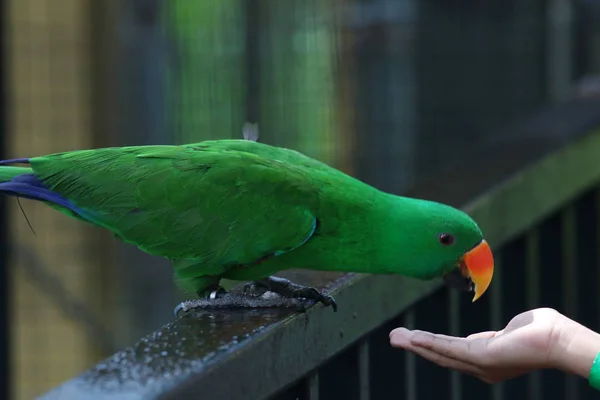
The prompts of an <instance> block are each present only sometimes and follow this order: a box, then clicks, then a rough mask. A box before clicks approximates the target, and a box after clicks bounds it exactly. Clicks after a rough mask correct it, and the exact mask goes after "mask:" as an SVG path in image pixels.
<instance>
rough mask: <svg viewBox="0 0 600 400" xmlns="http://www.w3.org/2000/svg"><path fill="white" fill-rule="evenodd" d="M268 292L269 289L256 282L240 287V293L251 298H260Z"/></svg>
mask: <svg viewBox="0 0 600 400" xmlns="http://www.w3.org/2000/svg"><path fill="white" fill-rule="evenodd" d="M268 291H269V288H267V287H266V286H264V285H261V284H259V283H258V282H247V283H245V284H244V286H243V287H242V293H244V294H246V295H248V296H253V297H260V296H262V295H263V294H265V293H266V292H268Z"/></svg>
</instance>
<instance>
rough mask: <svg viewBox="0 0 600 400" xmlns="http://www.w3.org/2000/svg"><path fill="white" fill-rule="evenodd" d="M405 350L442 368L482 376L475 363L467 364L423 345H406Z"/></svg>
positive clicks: (480, 377) (482, 373)
mask: <svg viewBox="0 0 600 400" xmlns="http://www.w3.org/2000/svg"><path fill="white" fill-rule="evenodd" d="M406 350H408V351H411V352H413V353H415V354H417V355H418V356H420V357H423V358H424V359H426V360H428V361H431V362H432V363H434V364H437V365H439V366H440V367H442V368H449V369H453V370H456V371H460V372H462V373H465V374H469V375H474V376H476V377H477V378H479V379H482V376H483V375H484V372H483V371H482V370H481V369H480V368H479V367H477V366H475V365H472V364H469V363H467V362H464V361H462V360H457V359H454V358H450V357H446V356H444V355H443V354H440V353H436V352H434V351H431V350H429V349H426V348H423V347H415V346H412V347H408V348H407V349H406Z"/></svg>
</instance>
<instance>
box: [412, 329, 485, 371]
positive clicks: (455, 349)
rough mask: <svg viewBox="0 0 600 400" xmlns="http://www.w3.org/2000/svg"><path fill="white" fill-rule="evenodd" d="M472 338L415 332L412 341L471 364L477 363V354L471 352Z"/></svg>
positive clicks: (419, 345)
mask: <svg viewBox="0 0 600 400" xmlns="http://www.w3.org/2000/svg"><path fill="white" fill-rule="evenodd" d="M470 342H471V341H470V340H467V339H465V338H454V337H451V336H449V337H442V336H438V335H434V334H431V333H427V332H419V333H414V334H413V335H412V336H411V337H410V343H411V344H412V345H413V346H416V347H422V348H425V349H427V350H430V351H432V352H434V353H438V354H441V355H442V356H444V357H447V358H453V359H456V360H460V361H463V362H467V363H470V364H477V354H474V353H472V352H471V347H470V346H469V344H470Z"/></svg>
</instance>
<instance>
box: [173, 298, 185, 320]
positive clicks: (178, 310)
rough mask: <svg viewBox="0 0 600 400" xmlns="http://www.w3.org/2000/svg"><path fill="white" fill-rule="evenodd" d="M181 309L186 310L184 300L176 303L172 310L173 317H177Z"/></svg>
mask: <svg viewBox="0 0 600 400" xmlns="http://www.w3.org/2000/svg"><path fill="white" fill-rule="evenodd" d="M182 311H187V307H186V306H185V301H184V302H181V303H179V304H177V306H176V307H175V309H174V310H173V314H174V315H175V319H177V318H179V313H180V312H182Z"/></svg>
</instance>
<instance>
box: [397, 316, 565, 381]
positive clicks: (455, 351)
mask: <svg viewBox="0 0 600 400" xmlns="http://www.w3.org/2000/svg"><path fill="white" fill-rule="evenodd" d="M568 321H571V320H569V319H568V318H566V317H565V316H563V315H562V314H560V313H558V312H557V311H555V310H552V309H549V308H539V309H536V310H531V311H527V312H524V313H522V314H519V315H517V316H516V317H514V318H513V319H512V320H511V321H510V322H509V323H508V325H506V327H505V328H504V329H502V330H500V331H487V332H480V333H475V334H473V335H470V336H467V337H466V338H463V337H453V336H446V335H441V334H433V333H429V332H423V331H418V330H413V331H410V330H407V329H405V328H397V329H394V330H393V331H392V332H390V343H391V344H392V346H394V347H398V348H402V349H406V350H409V351H412V352H413V353H415V354H417V355H419V356H421V357H423V358H426V359H427V360H429V361H432V362H434V363H436V364H438V365H440V366H442V367H445V368H452V369H456V370H458V371H461V372H464V373H467V374H471V375H474V376H476V377H478V378H479V379H481V380H483V381H485V382H488V383H495V382H500V381H503V380H506V379H510V378H514V377H516V376H519V375H522V374H524V373H527V372H529V371H533V370H536V369H542V368H555V367H557V362H556V360H555V354H554V351H553V349H554V346H553V344H554V343H556V342H557V341H558V340H559V339H560V334H561V331H562V329H561V327H562V326H563V325H564V324H566V323H568Z"/></svg>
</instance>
